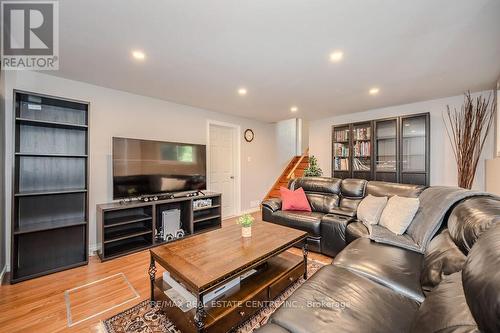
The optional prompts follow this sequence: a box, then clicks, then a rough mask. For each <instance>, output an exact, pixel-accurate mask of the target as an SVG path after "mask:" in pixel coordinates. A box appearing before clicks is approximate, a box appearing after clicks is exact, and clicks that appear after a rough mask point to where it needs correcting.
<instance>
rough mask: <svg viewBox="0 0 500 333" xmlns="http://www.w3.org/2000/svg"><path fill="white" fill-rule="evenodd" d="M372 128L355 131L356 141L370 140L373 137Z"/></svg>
mask: <svg viewBox="0 0 500 333" xmlns="http://www.w3.org/2000/svg"><path fill="white" fill-rule="evenodd" d="M371 132H372V128H371V127H359V128H355V129H354V130H353V134H354V140H370V138H371V137H372V133H371Z"/></svg>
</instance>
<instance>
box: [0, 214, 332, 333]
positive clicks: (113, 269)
mask: <svg viewBox="0 0 500 333" xmlns="http://www.w3.org/2000/svg"><path fill="white" fill-rule="evenodd" d="M254 216H255V217H256V220H257V223H258V221H259V220H260V213H255V214H254ZM231 223H235V219H228V220H225V221H223V224H222V225H223V227H224V225H227V224H231ZM290 251H291V252H292V253H295V254H297V255H302V252H301V250H300V249H292V250H290ZM309 257H310V258H311V259H314V260H318V261H321V262H323V263H325V264H328V263H330V262H331V258H328V257H326V256H323V255H320V254H316V253H310V256H309ZM148 265H149V251H148V250H144V251H141V252H139V253H136V254H131V255H128V256H125V257H121V258H117V259H114V260H110V261H107V262H104V263H101V262H100V260H99V258H98V257H97V256H92V257H91V258H90V260H89V264H88V265H87V266H84V267H78V268H74V269H71V270H68V271H64V272H59V273H55V274H51V275H47V276H44V277H41V278H37V279H34V280H29V281H25V282H21V283H18V284H15V285H2V286H1V287H0V332H23V333H27V332H36V333H43V332H104V329H103V328H102V326H101V321H102V320H104V319H106V318H109V317H111V316H113V315H115V314H117V313H119V312H121V311H123V310H125V309H128V308H130V307H132V306H134V305H135V304H137V303H139V302H140V301H141V300H144V299H147V298H148V297H149V277H148V274H147V269H148ZM120 273H123V275H124V276H125V277H126V280H127V281H128V283H130V286H131V287H132V288H134V289H135V291H136V292H137V293H138V294H139V298H133V297H132V296H133V293H132V292H131V289H130V288H129V286H128V284H125V283H124V281H123V280H121V279H120V281H117V282H116V283H115V284H113V286H110V284H109V282H110V279H119V278H120V276H121V275H120ZM162 273H163V271H162V270H161V268H159V269H158V273H157V274H158V275H159V274H162ZM105 278H107V279H106V280H104V281H99V282H96V283H95V285H92V286H93V287H92V288H90V287H89V286H85V285H87V284H89V283H92V282H95V281H98V280H101V279H105ZM77 287H82V288H78V289H75V290H72V291H70V293H69V297H68V298H69V302H70V303H71V309H72V315H73V318H72V319H73V320H72V321H73V323H75V322H78V321H81V322H80V323H78V324H76V325H74V326H71V327H68V317H67V308H66V299H65V291H67V290H70V289H73V288H77ZM94 287H95V288H94ZM127 300H129V301H127ZM96 302H97V303H98V304H97V303H96ZM123 302H125V303H123ZM96 304H97V305H96ZM120 304H121V305H120ZM116 305H118V306H116ZM113 306H115V307H114V308H113V309H111V310H109V311H105V310H106V307H107V308H110V307H113ZM102 311H104V312H102ZM100 312H102V313H100ZM97 313H100V314H98V315H97V316H94V317H91V318H90V319H87V320H84V319H85V318H88V317H89V316H92V315H93V314H97ZM74 316H76V317H74ZM75 318H76V320H75ZM82 320H83V321H82Z"/></svg>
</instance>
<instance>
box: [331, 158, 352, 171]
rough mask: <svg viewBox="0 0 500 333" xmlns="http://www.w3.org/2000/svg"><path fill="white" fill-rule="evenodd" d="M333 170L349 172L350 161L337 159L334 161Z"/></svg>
mask: <svg viewBox="0 0 500 333" xmlns="http://www.w3.org/2000/svg"><path fill="white" fill-rule="evenodd" d="M333 169H334V170H336V171H348V170H349V159H348V158H339V157H336V158H335V159H334V161H333Z"/></svg>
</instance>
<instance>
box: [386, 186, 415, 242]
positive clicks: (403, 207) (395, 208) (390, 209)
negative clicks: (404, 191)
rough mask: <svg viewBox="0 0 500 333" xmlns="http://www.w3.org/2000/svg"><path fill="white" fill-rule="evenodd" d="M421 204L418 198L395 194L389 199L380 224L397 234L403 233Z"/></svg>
mask: <svg viewBox="0 0 500 333" xmlns="http://www.w3.org/2000/svg"><path fill="white" fill-rule="evenodd" d="M419 204H420V200H418V198H404V197H399V196H397V195H395V196H393V197H392V198H390V199H389V201H387V205H386V206H385V208H384V211H383V212H382V216H381V217H380V223H379V224H380V225H381V226H384V227H386V228H387V229H389V230H390V231H392V232H393V233H395V234H396V235H402V234H404V232H405V231H406V229H408V227H409V226H410V223H411V221H413V217H414V216H415V214H416V213H417V210H418V206H419Z"/></svg>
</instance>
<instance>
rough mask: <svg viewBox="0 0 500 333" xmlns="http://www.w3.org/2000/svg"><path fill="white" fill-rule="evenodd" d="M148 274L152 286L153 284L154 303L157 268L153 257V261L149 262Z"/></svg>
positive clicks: (153, 298) (152, 298)
mask: <svg viewBox="0 0 500 333" xmlns="http://www.w3.org/2000/svg"><path fill="white" fill-rule="evenodd" d="M148 274H149V280H150V284H151V302H154V300H155V278H156V266H155V259H154V258H153V255H151V259H150V262H149V269H148Z"/></svg>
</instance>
